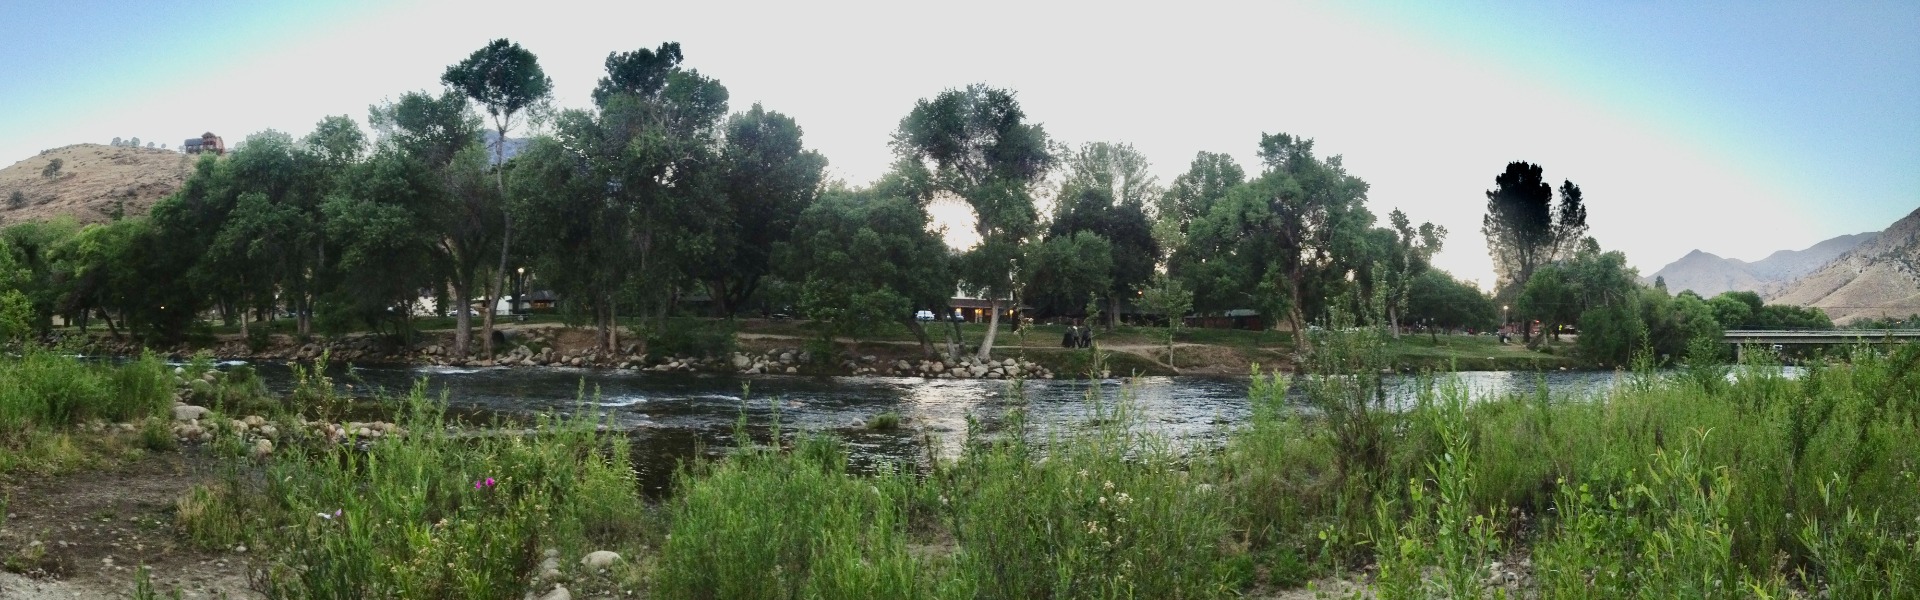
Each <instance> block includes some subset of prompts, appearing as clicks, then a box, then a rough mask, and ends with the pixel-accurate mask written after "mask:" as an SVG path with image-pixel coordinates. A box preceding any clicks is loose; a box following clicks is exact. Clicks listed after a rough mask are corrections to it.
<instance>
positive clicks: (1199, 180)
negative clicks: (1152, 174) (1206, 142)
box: [1154, 151, 1247, 258]
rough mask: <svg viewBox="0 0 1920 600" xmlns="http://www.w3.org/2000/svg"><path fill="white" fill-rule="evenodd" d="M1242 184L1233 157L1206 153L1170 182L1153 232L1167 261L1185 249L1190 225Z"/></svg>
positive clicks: (1243, 176)
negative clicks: (1222, 197)
mask: <svg viewBox="0 0 1920 600" xmlns="http://www.w3.org/2000/svg"><path fill="white" fill-rule="evenodd" d="M1246 180H1247V173H1246V171H1245V170H1243V169H1241V168H1240V164H1239V163H1236V162H1234V161H1233V157H1231V156H1228V155H1226V154H1224V153H1218V152H1206V151H1201V152H1200V153H1199V154H1196V155H1195V156H1194V157H1193V163H1191V164H1190V165H1188V166H1187V172H1185V173H1181V174H1180V176H1179V177H1175V178H1173V183H1172V184H1171V185H1168V186H1167V189H1166V191H1165V192H1163V193H1161V195H1160V199H1159V205H1158V207H1157V208H1158V212H1159V215H1158V216H1159V220H1158V221H1157V222H1156V223H1155V229H1154V231H1155V235H1156V236H1157V237H1158V238H1159V240H1160V245H1161V247H1162V248H1163V249H1165V251H1166V253H1167V254H1168V258H1171V255H1172V254H1173V253H1174V252H1177V251H1179V249H1180V248H1181V247H1182V246H1185V245H1186V238H1187V230H1188V229H1189V228H1190V227H1192V225H1193V221H1194V220H1196V219H1199V218H1201V217H1203V216H1206V214H1207V211H1208V210H1211V209H1212V208H1213V203H1214V202H1215V201H1217V200H1219V199H1220V197H1221V196H1225V195H1226V194H1227V190H1230V189H1233V188H1234V187H1235V186H1238V185H1240V184H1242V183H1245V182H1246Z"/></svg>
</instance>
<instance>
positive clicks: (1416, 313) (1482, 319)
mask: <svg viewBox="0 0 1920 600" xmlns="http://www.w3.org/2000/svg"><path fill="white" fill-rule="evenodd" d="M1406 318H1407V320H1408V321H1410V322H1418V323H1424V324H1426V326H1427V332H1428V333H1429V334H1430V335H1431V336H1432V337H1433V338H1434V341H1436V342H1438V341H1439V331H1440V330H1442V329H1455V328H1465V327H1472V328H1476V329H1481V330H1487V329H1492V328H1493V327H1494V326H1495V325H1496V324H1497V323H1499V321H1500V307H1499V306H1498V305H1496V304H1494V303H1493V298H1491V297H1488V296H1487V295H1486V294H1485V293H1482V292H1481V291H1480V288H1478V287H1474V286H1473V285H1471V284H1468V283H1465V282H1462V281H1460V280H1457V279H1454V278H1453V276H1452V275H1449V274H1447V273H1446V272H1444V271H1438V270H1434V269H1427V270H1425V271H1421V272H1420V274H1419V275H1415V276H1414V278H1413V282H1412V283H1411V284H1410V285H1409V286H1408V288H1407V312H1406Z"/></svg>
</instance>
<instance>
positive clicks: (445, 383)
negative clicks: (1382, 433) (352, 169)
mask: <svg viewBox="0 0 1920 600" xmlns="http://www.w3.org/2000/svg"><path fill="white" fill-rule="evenodd" d="M253 367H254V368H255V369H256V370H257V371H258V372H259V374H260V375H261V376H262V377H263V379H264V380H265V381H266V382H267V385H268V388H269V389H271V390H273V391H275V392H286V391H288V390H289V389H291V388H292V387H293V385H294V381H293V374H292V371H291V369H290V368H289V367H287V366H286V365H282V364H275V363H262V364H256V365H253ZM328 374H329V376H330V377H332V378H333V379H334V381H335V383H336V384H337V385H339V386H340V387H342V388H343V389H344V388H348V386H351V388H350V389H348V390H347V391H348V392H349V393H351V394H353V395H355V396H361V397H366V396H371V395H376V394H379V395H385V396H397V395H400V394H404V393H405V392H406V391H407V390H409V389H410V388H411V387H412V386H414V385H415V384H416V383H417V382H420V381H425V382H426V385H427V386H428V389H429V390H430V393H431V394H433V395H436V396H438V395H440V394H443V393H444V394H445V397H446V399H447V403H448V406H449V408H450V409H451V410H453V411H455V412H457V413H459V414H462V415H466V416H468V417H469V418H470V419H471V418H482V419H484V418H490V417H493V416H497V417H500V418H504V419H524V418H526V417H530V416H532V415H535V414H539V413H547V412H553V413H562V414H574V413H577V412H580V411H583V410H584V411H595V412H597V413H599V415H601V416H603V417H604V418H605V419H607V421H608V422H609V425H610V426H612V427H615V428H618V429H620V430H623V431H625V432H627V434H628V437H629V439H630V440H631V441H632V449H633V456H634V464H635V469H636V470H637V471H638V473H639V476H640V481H641V485H642V487H643V488H645V490H646V491H647V492H648V493H650V494H658V493H662V492H664V491H665V490H667V489H668V488H669V487H670V486H671V482H672V476H673V473H674V470H675V469H676V468H677V465H678V464H679V463H680V462H681V461H684V460H687V459H690V458H693V457H696V456H703V455H704V456H719V455H721V454H723V453H724V452H725V450H726V449H727V448H730V447H733V446H735V445H736V444H738V443H739V441H738V440H735V439H734V438H735V435H736V433H735V432H736V430H737V425H738V424H739V423H740V422H741V421H742V420H743V419H744V421H745V423H746V425H747V426H746V428H745V430H746V431H747V432H748V433H749V434H750V435H752V436H754V437H755V438H756V439H759V440H760V441H762V442H764V441H765V440H766V439H767V437H766V436H767V435H768V434H769V432H770V430H771V428H772V427H771V426H772V425H773V424H774V423H775V421H776V419H777V421H778V423H780V427H781V430H782V432H783V434H785V435H792V434H795V433H797V432H823V433H830V434H833V435H835V436H838V437H839V438H841V439H843V440H845V442H846V444H847V446H848V450H849V452H850V462H851V463H852V464H851V466H852V467H853V468H855V469H860V470H865V469H871V468H874V467H875V466H876V465H878V464H881V463H894V464H899V465H902V466H906V467H907V468H921V467H924V466H925V465H926V462H927V461H928V460H930V456H931V455H940V456H951V455H952V454H953V453H955V452H956V451H957V450H958V449H959V448H960V445H961V443H962V442H963V441H964V440H965V437H966V435H967V430H968V426H969V425H968V420H969V419H970V418H971V419H972V420H974V421H975V422H976V423H977V427H978V428H979V429H980V430H982V431H985V432H994V431H997V430H999V429H1000V428H1001V426H1002V424H1003V422H1004V420H1005V419H1006V417H1007V415H1008V412H1009V411H1010V410H1012V409H1014V408H1015V407H1022V406H1023V407H1025V409H1026V413H1027V415H1028V422H1029V424H1031V425H1033V427H1032V429H1031V430H1030V431H1034V432H1037V434H1038V433H1043V432H1045V431H1048V430H1058V429H1059V428H1074V427H1084V426H1085V425H1086V424H1087V423H1089V422H1090V421H1092V420H1093V419H1094V418H1095V417H1096V416H1097V414H1098V413H1097V410H1098V409H1097V408H1096V402H1094V401H1093V400H1092V398H1099V399H1100V400H1099V403H1100V404H1104V405H1105V406H1108V407H1111V406H1113V405H1114V404H1115V403H1116V402H1118V401H1120V400H1122V396H1123V395H1124V397H1125V400H1126V402H1127V404H1128V406H1130V407H1131V414H1132V416H1133V418H1134V422H1135V423H1136V424H1138V425H1139V426H1140V427H1143V428H1145V429H1147V430H1150V431H1152V432H1155V433H1158V434H1161V435H1164V436H1166V437H1167V438H1168V439H1169V440H1171V441H1172V442H1173V443H1175V444H1180V445H1186V446H1189V447H1190V446H1192V445H1195V444H1201V445H1204V444H1217V443H1219V442H1220V441H1221V440H1222V439H1223V438H1224V436H1225V434H1226V433H1227V432H1229V431H1231V429H1232V428H1233V427H1235V426H1237V425H1238V424H1239V423H1242V422H1244V421H1245V420H1246V419H1247V417H1248V415H1249V413H1250V412H1251V406H1250V401H1249V399H1248V391H1249V385H1250V382H1249V380H1248V379H1247V378H1246V377H1145V378H1140V379H1137V380H1132V381H1130V382H1123V381H1121V380H1118V379H1110V380H1105V381H1087V380H1064V379H1061V380H1036V381H1026V382H1024V383H1023V384H1021V386H1020V388H1019V389H1017V390H1016V389H1015V388H1014V387H1013V385H1012V384H1011V383H1009V382H1007V381H1000V380H979V379H967V380H950V379H920V378H906V377H796V376H747V377H743V376H731V375H705V374H663V373H651V372H644V373H643V372H634V371H606V370H588V369H566V368H480V369H463V368H447V367H405V366H362V367H354V368H352V369H347V368H335V369H332V370H330V371H329V373H328ZM1442 377H1457V378H1458V381H1459V382H1461V383H1463V384H1465V385H1466V386H1468V387H1469V388H1470V389H1472V390H1474V392H1475V397H1489V396H1488V395H1489V394H1493V395H1504V394H1510V393H1533V392H1535V391H1536V390H1538V389H1539V387H1538V386H1539V385H1541V384H1544V385H1545V386H1546V388H1547V390H1548V391H1549V393H1550V394H1551V395H1552V396H1553V397H1554V398H1555V399H1571V398H1581V397H1586V396H1589V395H1591V394H1594V393H1596V392H1600V391H1604V390H1606V389H1608V388H1609V387H1611V386H1613V385H1616V384H1617V376H1616V374H1614V373H1610V372H1580V371H1557V372H1547V373H1532V372H1518V371H1478V372H1474V371H1469V372H1461V373H1453V374H1445V375H1442ZM1387 384H1388V387H1389V391H1388V393H1389V396H1390V398H1391V399H1392V400H1393V401H1397V402H1406V401H1410V399H1411V398H1412V397H1413V394H1414V393H1415V390H1416V389H1417V388H1418V386H1419V385H1420V384H1419V380H1418V378H1415V377H1411V376H1401V375H1390V376H1388V380H1387ZM1289 396H1290V398H1291V399H1292V402H1294V403H1295V404H1297V405H1300V406H1302V407H1303V408H1304V406H1305V402H1304V398H1302V397H1300V392H1299V391H1298V390H1297V389H1296V390H1293V391H1291V392H1289ZM889 412H891V413H896V414H898V415H900V417H902V421H903V424H902V426H901V427H899V428H897V429H893V430H883V431H874V430H869V429H868V428H867V426H866V424H867V422H868V420H870V419H872V418H873V417H875V416H877V415H880V414H882V413H889Z"/></svg>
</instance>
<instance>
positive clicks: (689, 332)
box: [647, 319, 734, 358]
mask: <svg viewBox="0 0 1920 600" xmlns="http://www.w3.org/2000/svg"><path fill="white" fill-rule="evenodd" d="M733 334H734V323H733V322H732V321H706V320H697V319H666V320H665V321H663V322H662V324H661V326H659V327H655V328H652V329H649V330H647V351H648V352H650V353H653V354H655V355H657V356H691V357H706V358H714V357H725V356H728V355H730V354H732V353H733V344H734V335H733Z"/></svg>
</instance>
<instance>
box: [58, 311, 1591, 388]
mask: <svg viewBox="0 0 1920 600" xmlns="http://www.w3.org/2000/svg"><path fill="white" fill-rule="evenodd" d="M429 324H437V323H429ZM258 326H259V327H266V328H268V329H271V328H272V327H273V324H272V323H268V324H264V325H258ZM928 328H929V331H928V334H929V336H930V337H932V341H933V342H934V345H935V353H936V356H932V357H929V356H928V355H927V354H926V353H925V352H924V351H923V349H922V347H921V346H920V344H919V342H918V340H917V338H915V337H914V336H913V335H912V333H911V332H910V331H908V330H907V329H906V328H905V327H903V326H899V325H892V326H889V327H882V328H880V329H879V330H878V331H876V332H875V333H874V334H873V335H872V336H870V337H868V338H863V339H849V338H840V339H837V340H834V342H833V343H832V344H827V343H825V341H824V340H823V339H822V338H821V337H820V336H819V335H818V334H816V333H814V332H813V331H812V330H811V329H810V327H809V325H808V324H807V323H805V322H799V321H785V320H780V321H776V320H765V319H741V320H715V319H675V320H672V321H671V322H670V326H669V327H668V329H669V331H665V332H658V333H656V334H654V335H653V336H652V337H651V338H649V339H648V340H647V341H648V344H647V348H646V351H642V348H641V345H640V344H638V343H637V341H638V340H637V338H635V337H633V335H632V332H631V331H627V332H623V337H621V338H620V339H622V340H623V341H622V342H621V346H620V347H619V348H613V349H601V348H599V347H598V345H597V344H596V339H595V335H594V332H593V331H592V330H588V329H580V328H573V327H569V326H567V325H565V324H563V323H557V322H551V321H548V322H534V323H508V324H504V325H501V326H499V331H498V335H499V339H498V343H497V344H496V352H497V353H498V354H497V355H496V356H494V357H491V358H488V357H483V356H480V355H479V354H478V352H479V342H478V340H477V339H476V340H475V341H474V343H473V347H472V348H471V352H469V353H468V354H466V355H464V356H460V355H455V353H454V352H453V351H452V350H453V348H454V335H453V331H452V330H450V329H436V330H425V331H421V332H420V333H418V334H417V335H416V336H415V339H414V340H413V342H412V343H411V344H407V345H402V346H396V345H394V344H393V343H391V341H389V340H387V339H383V338H379V337H376V336H372V335H368V334H348V335H344V336H339V337H337V338H331V339H329V338H320V337H315V338H309V339H307V340H301V339H298V338H296V337H294V336H291V335H287V334H271V335H267V336H265V337H263V338H256V340H255V341H254V342H252V343H249V342H248V341H247V340H246V339H245V338H243V337H241V336H240V335H238V334H219V335H214V336H211V338H210V339H206V340H203V341H202V343H198V344H191V343H189V344H180V345H176V346H173V347H170V348H165V349H160V350H161V351H162V352H163V353H164V354H167V355H169V356H171V357H173V358H175V359H178V360H185V359H187V358H190V357H192V356H193V355H195V354H196V353H199V352H202V351H206V352H211V353H212V355H213V357H215V358H216V359H220V360H249V361H258V360H274V361H311V360H315V359H318V358H320V357H321V356H326V357H327V358H328V359H329V360H332V361H340V362H358V363H373V364H411V365H437V366H453V367H467V366H546V367H562V366H565V367H588V368H600V369H622V370H635V371H641V370H644V371H664V372H681V371H696V372H709V373H741V374H762V373H770V374H795V375H882V376H915V377H929V378H943V379H989V378H991V379H1010V378H1015V377H1022V378H1035V379H1048V378H1054V377H1085V376H1086V375H1087V374H1089V373H1101V372H1104V373H1106V374H1107V375H1112V376H1124V375H1134V374H1137V375H1229V376H1241V375H1246V374H1248V373H1249V372H1252V371H1253V370H1254V369H1255V368H1256V367H1258V368H1259V369H1260V370H1262V371H1265V372H1273V371H1285V372H1291V371H1294V370H1296V369H1297V362H1298V360H1299V356H1298V353H1297V352H1295V350H1294V347H1293V338H1292V336H1291V334H1288V333H1285V332H1275V331H1244V330H1221V329H1183V330H1181V331H1180V332H1178V333H1176V334H1175V336H1174V340H1173V343H1172V344H1171V346H1172V347H1171V354H1169V344H1168V343H1167V340H1166V338H1165V330H1163V329H1159V328H1143V327H1132V326H1121V327H1119V328H1117V329H1115V330H1112V331H1103V330H1096V332H1095V340H1094V343H1095V345H1096V346H1097V347H1098V349H1099V350H1101V351H1102V358H1101V361H1102V362H1101V364H1099V365H1095V364H1093V361H1094V356H1095V355H1094V353H1093V352H1090V351H1088V350H1085V349H1071V348H1062V347H1061V344H1060V340H1061V338H1062V337H1063V335H1064V333H1065V328H1064V327H1063V326H1058V325H1038V326H1029V327H1028V328H1027V329H1026V330H1025V331H1013V330H1010V329H1011V328H1008V327H1003V330H1002V331H1001V332H1000V333H999V334H998V335H996V336H995V341H994V352H993V356H992V357H991V358H988V359H981V358H978V357H976V356H974V353H973V352H974V350H975V349H976V348H977V347H978V345H979V344H980V343H981V341H982V340H983V339H984V338H985V335H986V327H985V326H984V325H980V324H963V325H960V326H959V327H957V328H956V327H954V326H952V325H950V324H945V323H930V324H928ZM955 330H957V331H958V334H959V339H960V340H961V346H962V348H963V349H964V350H965V352H963V355H962V357H961V358H959V359H957V360H955V359H952V358H951V357H945V356H944V353H945V351H946V348H945V345H944V340H945V339H946V337H947V336H949V335H951V334H952V333H953V332H954V331H955ZM475 336H476V337H477V336H478V333H477V331H476V333H475ZM88 339H89V340H90V341H89V344H88V350H87V351H88V352H90V353H96V354H109V355H122V356H125V355H133V354H138V353H139V352H141V351H143V350H144V348H143V347H141V346H140V345H139V344H137V343H133V342H130V341H125V340H114V339H112V338H110V337H108V336H106V335H104V334H98V333H96V334H94V335H92V336H91V337H89V338H88ZM1572 349H1573V345H1572V343H1571V342H1561V343H1558V344H1548V345H1546V346H1544V347H1543V349H1541V350H1533V349H1528V348H1527V347H1526V346H1524V345H1522V344H1520V343H1518V342H1517V341H1516V342H1513V343H1506V344H1503V343H1501V342H1500V341H1499V340H1498V339H1497V338H1495V337H1493V336H1487V335H1452V334H1449V335H1416V334H1407V335H1404V336H1402V337H1400V338H1399V339H1392V340H1388V341H1387V342H1386V346H1385V351H1386V354H1387V357H1388V361H1387V363H1386V364H1387V368H1389V369H1392V370H1394V371H1398V372H1406V373H1411V372H1420V371H1436V372H1446V371H1551V370H1566V369H1584V368H1607V365H1597V364H1592V363H1589V362H1586V361H1582V360H1579V359H1578V358H1576V357H1575V356H1574V355H1573V353H1572V352H1571V350H1572ZM1009 360H1011V361H1013V363H1012V364H1008V362H1007V361H1009Z"/></svg>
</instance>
